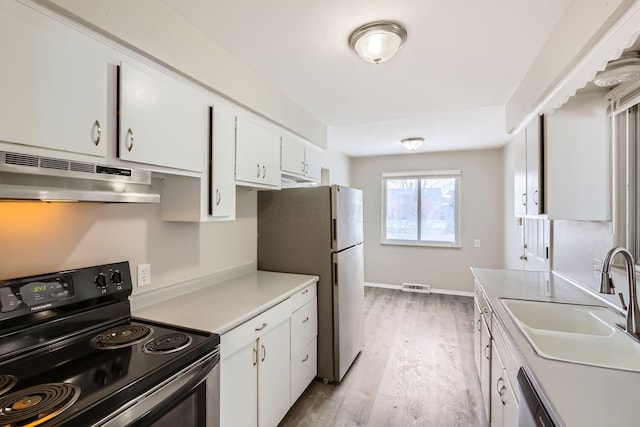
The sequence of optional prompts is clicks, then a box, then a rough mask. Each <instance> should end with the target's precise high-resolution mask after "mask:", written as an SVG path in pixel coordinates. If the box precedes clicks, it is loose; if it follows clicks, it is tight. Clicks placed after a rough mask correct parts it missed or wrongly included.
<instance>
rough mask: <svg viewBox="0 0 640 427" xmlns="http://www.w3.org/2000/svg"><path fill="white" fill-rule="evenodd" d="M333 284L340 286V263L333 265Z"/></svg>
mask: <svg viewBox="0 0 640 427" xmlns="http://www.w3.org/2000/svg"><path fill="white" fill-rule="evenodd" d="M333 277H334V279H333V283H334V285H336V286H338V263H337V262H334V263H333Z"/></svg>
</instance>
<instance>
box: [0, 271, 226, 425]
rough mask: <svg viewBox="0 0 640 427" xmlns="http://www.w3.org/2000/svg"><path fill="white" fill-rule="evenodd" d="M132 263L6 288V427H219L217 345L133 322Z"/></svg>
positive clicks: (0, 316) (201, 335)
mask: <svg viewBox="0 0 640 427" xmlns="http://www.w3.org/2000/svg"><path fill="white" fill-rule="evenodd" d="M131 292H132V283H131V274H130V270H129V264H128V262H120V263H115V264H107V265H101V266H95V267H87V268H81V269H76V270H69V271H63V272H58V273H52V274H45V275H38V276H30V277H25V278H19V279H13V280H9V281H4V282H0V303H1V306H0V307H1V308H0V328H1V329H0V426H11V427H18V426H20V427H22V426H36V425H42V426H93V425H95V426H112V425H113V426H125V425H131V426H133V425H135V426H142V425H154V426H156V425H157V426H160V425H172V423H173V422H174V421H172V420H181V421H179V423H180V424H184V422H185V417H187V418H186V419H192V420H193V421H191V423H190V424H189V425H198V426H200V425H202V426H207V427H209V426H213V425H216V423H217V419H216V418H217V414H216V413H215V412H216V411H211V410H210V409H209V408H211V406H212V405H213V404H214V403H215V402H214V401H215V399H216V393H217V390H216V388H217V387H219V376H218V375H219V372H217V369H219V367H218V363H217V362H218V360H219V357H218V344H219V342H220V339H219V336H218V335H216V334H213V333H209V332H204V331H198V330H193V329H188V328H182V327H179V326H174V325H168V324H163V323H158V322H152V321H148V320H143V319H138V318H135V317H131V315H130V304H129V299H128V297H129V296H130V295H131Z"/></svg>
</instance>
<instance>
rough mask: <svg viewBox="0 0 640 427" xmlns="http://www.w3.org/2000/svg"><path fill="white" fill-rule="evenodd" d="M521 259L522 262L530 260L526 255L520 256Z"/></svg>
mask: <svg viewBox="0 0 640 427" xmlns="http://www.w3.org/2000/svg"><path fill="white" fill-rule="evenodd" d="M520 259H521V260H522V261H526V260H527V259H528V258H527V256H526V255H520Z"/></svg>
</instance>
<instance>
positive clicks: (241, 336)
mask: <svg viewBox="0 0 640 427" xmlns="http://www.w3.org/2000/svg"><path fill="white" fill-rule="evenodd" d="M289 317H291V305H290V299H289V298H287V299H286V300H284V301H282V302H281V303H280V304H278V305H275V306H273V307H271V308H270V309H268V310H266V311H264V312H262V313H260V314H259V315H257V316H256V317H254V318H253V319H250V320H247V321H246V322H245V323H243V324H242V325H240V326H237V327H235V328H233V329H232V330H230V331H229V332H227V333H224V334H222V335H221V336H220V358H221V359H224V358H225V357H227V356H229V355H231V354H233V353H235V352H236V351H238V350H239V349H241V348H242V347H244V346H246V345H247V344H249V343H250V342H251V341H255V340H257V339H258V338H260V337H261V336H262V335H264V334H265V333H267V332H269V331H270V330H272V329H273V328H275V327H276V326H278V325H279V324H280V323H282V322H284V321H285V320H287V319H288V318H289Z"/></svg>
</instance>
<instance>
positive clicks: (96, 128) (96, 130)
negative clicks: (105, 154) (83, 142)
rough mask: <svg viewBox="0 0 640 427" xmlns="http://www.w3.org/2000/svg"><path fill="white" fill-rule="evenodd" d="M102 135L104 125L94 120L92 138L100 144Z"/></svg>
mask: <svg viewBox="0 0 640 427" xmlns="http://www.w3.org/2000/svg"><path fill="white" fill-rule="evenodd" d="M101 136H102V127H101V126H100V122H99V121H98V120H96V121H95V122H93V126H91V139H92V140H93V143H94V144H95V145H98V144H100V137H101Z"/></svg>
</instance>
